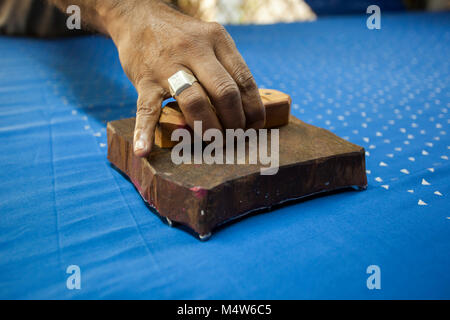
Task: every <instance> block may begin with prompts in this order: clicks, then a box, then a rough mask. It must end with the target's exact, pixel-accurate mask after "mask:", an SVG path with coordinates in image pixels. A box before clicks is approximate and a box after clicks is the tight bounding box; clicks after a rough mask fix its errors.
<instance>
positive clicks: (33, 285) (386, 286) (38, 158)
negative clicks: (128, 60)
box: [0, 14, 450, 299]
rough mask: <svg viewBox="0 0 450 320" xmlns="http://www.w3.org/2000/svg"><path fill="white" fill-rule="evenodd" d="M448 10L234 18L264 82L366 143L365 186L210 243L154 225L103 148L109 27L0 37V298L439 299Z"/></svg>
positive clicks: (448, 213) (241, 225)
mask: <svg viewBox="0 0 450 320" xmlns="http://www.w3.org/2000/svg"><path fill="white" fill-rule="evenodd" d="M449 18H450V14H404V15H383V17H382V29H381V30H368V29H367V28H366V24H365V23H366V22H365V19H366V16H365V15H361V16H357V17H356V16H355V17H340V18H339V17H336V18H325V19H322V20H319V21H318V22H314V23H304V24H281V25H273V26H245V27H230V28H229V31H230V33H231V34H232V36H233V37H234V39H235V40H236V43H237V45H238V47H239V49H240V50H241V52H242V54H243V55H244V57H245V58H246V60H247V62H248V64H249V66H250V68H251V69H252V71H253V73H254V75H255V77H256V80H257V82H258V84H259V85H260V86H261V87H267V88H274V89H279V90H282V91H284V92H287V93H289V94H291V95H292V98H293V108H292V112H293V114H294V115H296V116H297V117H299V118H301V119H303V120H304V121H306V122H309V123H311V124H314V125H317V126H321V127H324V128H327V129H329V130H331V131H333V132H335V133H336V134H338V135H340V136H342V137H344V138H346V139H349V140H350V141H352V142H354V143H356V144H359V145H362V146H364V147H365V148H366V150H367V152H368V153H367V170H368V172H367V173H368V180H369V187H368V190H367V191H364V192H356V191H349V192H341V193H337V194H333V195H329V196H323V197H318V198H315V199H312V200H310V201H304V202H301V203H297V204H294V205H292V206H287V207H284V208H282V209H279V210H276V211H274V212H271V213H266V214H261V215H255V216H252V217H249V218H247V219H243V220H242V221H240V222H238V223H235V224H232V225H230V226H228V227H226V228H224V229H222V230H220V231H219V232H217V233H216V234H214V235H213V237H212V238H211V239H210V240H209V241H208V242H200V241H198V240H197V239H195V238H194V237H192V236H191V235H189V234H187V233H186V232H184V231H181V230H178V229H171V228H169V227H167V226H166V225H164V224H163V223H162V222H161V221H160V220H159V218H157V217H156V216H155V215H154V214H153V213H151V212H150V211H149V210H148V209H147V208H146V206H145V204H144V202H143V201H142V199H141V198H140V196H139V194H138V193H137V192H136V190H135V189H134V187H133V186H132V185H131V183H130V182H128V181H127V180H126V179H125V178H124V177H123V176H121V175H120V174H119V173H118V172H117V171H115V170H114V169H113V168H111V166H110V165H109V163H108V161H107V159H106V151H107V150H106V149H107V148H106V132H105V123H106V121H109V120H113V119H119V118H127V117H130V116H133V114H134V112H135V100H136V93H135V91H134V88H133V87H132V86H131V84H130V83H129V81H128V80H127V79H126V77H125V75H124V73H123V71H122V70H121V67H120V64H119V61H118V58H117V52H116V49H115V48H114V46H113V44H112V42H111V41H110V40H109V39H106V38H103V37H99V36H88V37H82V38H72V39H61V40H38V39H25V38H21V39H17V38H0V298H10V299H14V298H52V299H65V298H77V299H78V298H88V299H90V298H175V299H182V298H193V299H200V298H219V299H220V298H233V299H241V298H252V299H260V298H261V299H266V298H267V299H270V298H275V299H281V298H285V299H293V298H369V299H380V298H447V299H448V298H450V273H449V270H450V210H449V200H448V196H449V195H450V188H449V173H450V166H449V160H448V157H449V156H450V150H449V148H450V141H449V138H448V136H449V134H450V131H449V122H450V119H449V114H448V111H449V108H450V90H449V63H450V59H449V52H450V28H449V27H450V19H449ZM299 143H301V141H299ZM69 265H78V266H79V267H80V269H81V289H80V290H68V289H67V288H66V279H67V277H68V276H69V275H68V274H66V268H67V267H68V266H69ZM369 265H378V266H379V267H380V270H381V289H380V290H369V289H368V288H367V285H366V280H367V278H368V276H369V275H368V274H367V273H366V269H367V267H368V266H369Z"/></svg>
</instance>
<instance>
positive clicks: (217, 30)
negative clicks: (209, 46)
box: [209, 22, 228, 37]
mask: <svg viewBox="0 0 450 320" xmlns="http://www.w3.org/2000/svg"><path fill="white" fill-rule="evenodd" d="M209 30H210V32H211V34H212V35H213V36H219V37H223V36H226V35H227V34H228V32H227V30H226V29H225V27H224V26H223V25H221V24H220V23H217V22H210V23H209Z"/></svg>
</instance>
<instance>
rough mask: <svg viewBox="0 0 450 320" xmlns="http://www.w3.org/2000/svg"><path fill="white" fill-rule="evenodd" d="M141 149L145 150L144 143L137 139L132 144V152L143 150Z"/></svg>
mask: <svg viewBox="0 0 450 320" xmlns="http://www.w3.org/2000/svg"><path fill="white" fill-rule="evenodd" d="M143 149H145V142H144V140H142V139H139V140H138V141H136V142H135V144H134V151H140V150H143Z"/></svg>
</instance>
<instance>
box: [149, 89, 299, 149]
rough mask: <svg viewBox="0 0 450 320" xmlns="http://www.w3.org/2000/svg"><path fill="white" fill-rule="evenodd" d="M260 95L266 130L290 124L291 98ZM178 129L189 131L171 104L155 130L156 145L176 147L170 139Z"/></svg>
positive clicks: (271, 92) (262, 92)
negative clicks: (264, 111)
mask: <svg viewBox="0 0 450 320" xmlns="http://www.w3.org/2000/svg"><path fill="white" fill-rule="evenodd" d="M259 93H260V95H261V98H262V101H263V104H264V107H265V109H266V125H265V126H264V128H275V127H281V126H284V125H286V124H288V123H289V114H290V112H291V97H289V95H287V94H285V93H283V92H280V91H277V90H273V89H260V90H259ZM178 128H185V129H187V128H188V126H187V124H186V121H185V120H184V116H183V114H182V113H181V110H180V108H179V106H178V104H177V103H176V102H170V103H169V104H167V105H166V106H165V107H164V108H163V109H162V112H161V116H160V118H159V123H158V125H157V127H156V130H155V145H157V146H158V147H160V148H172V147H173V146H175V145H176V144H177V143H178V142H177V141H171V139H170V138H171V136H172V132H173V131H174V130H176V129H178Z"/></svg>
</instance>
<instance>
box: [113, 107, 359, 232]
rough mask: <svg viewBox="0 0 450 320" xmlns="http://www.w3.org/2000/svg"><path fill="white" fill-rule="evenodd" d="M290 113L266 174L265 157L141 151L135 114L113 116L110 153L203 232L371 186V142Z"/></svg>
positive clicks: (159, 202) (165, 210)
mask: <svg viewBox="0 0 450 320" xmlns="http://www.w3.org/2000/svg"><path fill="white" fill-rule="evenodd" d="M289 120H290V121H289V124H288V125H286V126H283V127H281V128H279V170H278V173H277V174H275V175H261V174H260V168H261V167H262V166H261V165H259V164H241V165H226V164H211V165H209V164H180V165H175V164H174V163H173V162H172V160H171V150H170V149H163V148H159V147H158V146H153V149H152V152H151V154H150V155H149V156H148V157H147V158H138V157H136V156H135V155H134V153H133V129H134V124H135V119H134V118H131V119H124V120H117V121H112V122H109V123H108V125H107V134H108V159H109V160H110V161H111V163H112V164H113V165H114V166H115V167H117V168H118V169H119V170H120V171H122V172H123V173H124V174H125V175H126V176H128V177H129V178H130V180H131V182H132V183H133V184H134V186H135V187H136V188H137V190H138V191H139V192H140V194H141V196H142V197H143V198H144V200H145V201H147V202H148V204H149V205H150V206H151V207H153V208H155V209H156V210H157V211H158V213H159V214H160V215H161V216H162V217H165V218H166V219H167V220H168V221H169V222H170V221H174V222H177V223H180V224H183V225H186V226H188V227H189V228H191V229H192V230H193V231H195V232H196V233H197V234H198V235H199V237H200V239H205V238H207V237H208V236H209V235H210V234H211V232H212V231H213V229H214V228H215V227H217V226H219V225H221V224H223V223H225V222H227V221H230V220H232V219H233V218H237V217H241V216H243V215H245V214H247V213H250V212H255V211H258V210H259V209H261V210H267V209H270V208H272V207H273V206H274V205H277V204H280V203H284V202H287V201H290V200H295V199H300V198H303V197H306V196H310V195H314V194H317V193H320V192H327V191H333V190H336V189H341V188H345V187H350V186H353V187H358V188H359V189H365V188H366V186H367V177H366V170H365V151H364V148H362V147H360V146H357V145H355V144H352V143H350V142H348V141H346V140H344V139H341V138H339V137H338V136H336V135H334V134H333V133H331V132H329V131H327V130H325V129H321V128H318V127H315V126H312V125H309V124H306V123H304V122H303V121H301V120H299V119H297V118H295V117H294V116H290V119H289ZM269 147H270V144H269ZM269 149H270V148H269ZM269 152H270V151H269Z"/></svg>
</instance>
